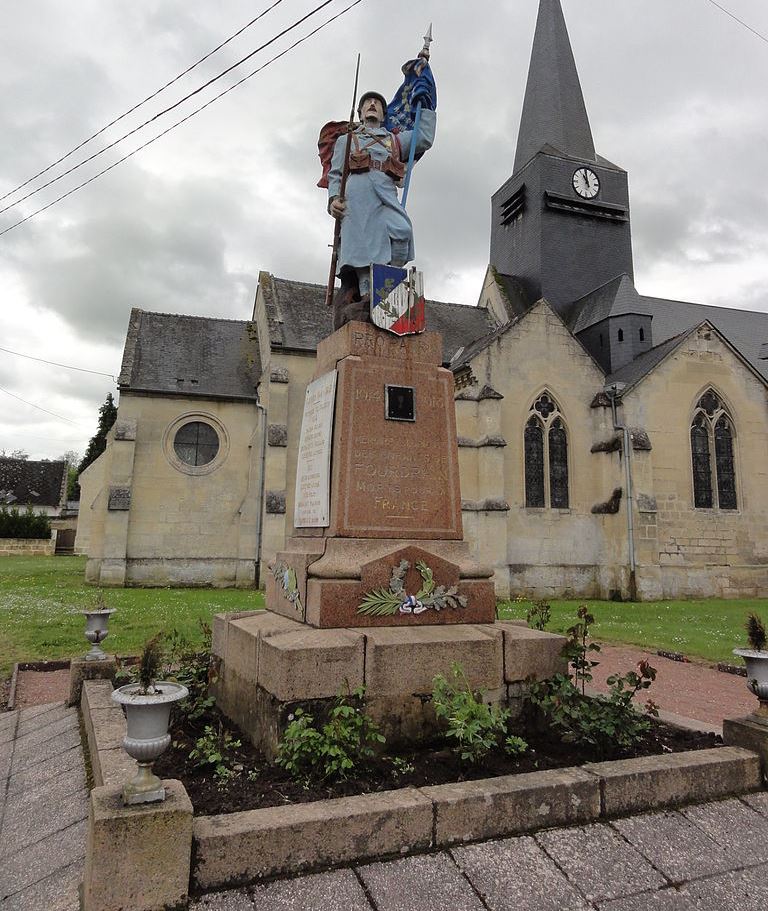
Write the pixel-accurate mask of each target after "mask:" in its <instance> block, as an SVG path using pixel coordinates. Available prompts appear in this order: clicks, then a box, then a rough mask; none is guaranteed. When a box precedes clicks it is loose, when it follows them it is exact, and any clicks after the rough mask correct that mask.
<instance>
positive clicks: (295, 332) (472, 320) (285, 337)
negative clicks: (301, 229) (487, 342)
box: [259, 272, 492, 364]
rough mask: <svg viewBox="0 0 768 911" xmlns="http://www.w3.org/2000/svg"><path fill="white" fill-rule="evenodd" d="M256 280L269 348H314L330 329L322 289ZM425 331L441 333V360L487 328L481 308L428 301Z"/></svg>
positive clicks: (264, 277) (264, 278)
mask: <svg viewBox="0 0 768 911" xmlns="http://www.w3.org/2000/svg"><path fill="white" fill-rule="evenodd" d="M259 283H260V285H261V287H262V290H263V293H264V301H265V304H266V309H267V319H268V322H269V341H270V344H271V345H272V347H273V348H276V349H287V350H291V351H307V352H312V351H316V350H317V345H318V342H320V341H321V340H322V339H323V338H325V337H326V336H328V335H330V334H331V333H332V332H333V326H332V317H331V310H330V308H329V307H326V306H325V288H324V287H323V286H322V285H312V284H307V283H306V282H296V281H290V280H288V279H285V278H276V277H274V276H272V275H268V274H267V273H264V272H262V273H261V275H260V276H259ZM426 304H427V330H428V331H433V332H440V333H442V336H443V363H445V364H447V363H448V362H449V361H450V360H451V358H452V357H453V355H454V354H455V352H456V351H457V349H458V348H460V347H461V346H462V345H466V344H467V343H468V342H470V341H473V340H474V339H476V338H479V337H481V336H484V335H485V334H486V333H487V332H488V331H489V329H490V328H491V325H492V323H491V317H490V315H489V314H488V312H487V311H486V310H485V309H481V308H479V307H469V306H464V305H462V304H451V303H446V302H445V301H432V300H428V301H427V302H426Z"/></svg>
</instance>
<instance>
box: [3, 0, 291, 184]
mask: <svg viewBox="0 0 768 911" xmlns="http://www.w3.org/2000/svg"><path fill="white" fill-rule="evenodd" d="M282 2H283V0H275V2H274V3H273V4H272V5H271V6H268V7H267V9H265V10H263V11H262V12H260V13H259V15H258V16H256V17H255V18H253V19H251V21H250V22H248V23H246V24H245V25H244V26H243V27H242V28H241V29H238V30H237V31H236V32H235V33H234V34H233V35H230V36H229V38H227V39H226V40H224V41H222V42H221V44H219V45H217V46H216V47H215V48H214V49H213V50H212V51H209V52H208V53H207V54H206V55H205V56H204V57H201V58H200V59H199V60H197V61H196V62H195V63H193V64H192V66H188V67H187V68H186V69H185V70H184V71H183V72H181V73H179V75H178V76H174V77H173V79H171V80H170V81H169V82H166V83H165V85H162V86H160V88H159V89H157V91H155V92H152V94H151V95H147V97H146V98H145V99H144V100H143V101H140V102H139V103H138V104H134V105H133V107H130V108H128V110H127V111H125V112H123V113H122V114H120V115H119V116H118V117H115V119H114V120H110V122H109V123H108V124H106V126H103V127H102V128H101V129H100V130H97V131H96V132H95V133H93V134H92V135H91V136H89V137H88V138H87V139H84V140H83V141H82V142H81V143H80V144H79V145H76V146H75V147H74V149H70V151H69V152H67V153H66V155H62V156H61V158H57V159H56V161H54V162H53V164H49V165H48V167H47V168H43V170H42V171H38V172H37V174H33V175H32V177H30V178H29V180H25V181H24V183H20V184H19V185H18V187H15V188H14V189H13V190H9V191H8V192H7V193H6V194H5V195H4V196H0V202H2V201H3V200H4V199H7V198H8V197H9V196H13V194H14V193H18V191H19V190H22V189H23V188H24V187H26V186H27V184H30V183H32V181H33V180H37V178H38V177H42V176H43V174H47V173H48V171H50V170H51V168H55V167H56V165H57V164H61V162H62V161H65V160H66V159H67V158H69V156H70V155H74V154H75V152H78V151H79V150H80V149H82V147H83V146H84V145H87V144H88V143H89V142H91V141H92V140H94V139H96V137H97V136H101V134H102V133H104V132H106V131H107V130H108V129H109V128H110V127H113V126H114V125H115V124H116V123H118V122H119V121H120V120H122V119H123V118H124V117H127V116H128V115H129V114H133V112H134V111H137V110H138V109H139V108H140V107H142V106H143V105H145V104H146V103H147V102H148V101H152V99H153V98H157V96H158V95H159V94H160V93H161V92H164V91H165V90H166V89H167V88H170V87H171V86H172V85H173V84H174V83H176V82H178V81H179V79H182V78H183V77H184V76H186V75H187V74H188V73H191V72H192V70H194V69H195V67H198V66H200V64H201V63H205V61H206V60H208V58H209V57H212V56H213V55H214V54H215V53H216V52H217V51H220V50H221V49H222V48H223V47H224V46H225V45H227V44H229V43H230V41H234V39H235V38H238V37H239V36H240V35H242V34H243V32H244V31H246V29H249V28H250V27H251V26H252V25H254V24H255V23H256V22H258V21H259V19H262V18H263V17H264V16H266V15H267V13H269V12H271V11H272V10H273V9H274V8H275V7H276V6H277V5H278V4H280V3H282Z"/></svg>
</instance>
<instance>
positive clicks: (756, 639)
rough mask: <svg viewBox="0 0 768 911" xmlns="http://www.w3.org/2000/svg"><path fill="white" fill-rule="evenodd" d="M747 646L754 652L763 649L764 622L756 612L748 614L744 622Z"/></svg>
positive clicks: (764, 639)
mask: <svg viewBox="0 0 768 911" xmlns="http://www.w3.org/2000/svg"><path fill="white" fill-rule="evenodd" d="M745 626H746V629H747V640H748V642H749V647H750V648H751V649H754V650H755V651H756V652H763V651H765V643H766V633H765V624H764V623H763V621H762V620H761V618H760V617H759V616H758V615H757V614H754V613H753V614H749V615H748V617H747V622H746V624H745Z"/></svg>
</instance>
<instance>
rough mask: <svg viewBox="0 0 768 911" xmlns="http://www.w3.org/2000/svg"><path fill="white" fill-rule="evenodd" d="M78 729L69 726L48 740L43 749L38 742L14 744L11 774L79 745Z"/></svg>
mask: <svg viewBox="0 0 768 911" xmlns="http://www.w3.org/2000/svg"><path fill="white" fill-rule="evenodd" d="M80 745H81V743H80V730H79V729H78V728H71V729H69V730H66V731H64V733H62V734H59V735H57V736H55V737H53V739H51V740H49V741H48V742H47V743H46V745H45V748H44V749H43V748H42V747H41V745H40V744H39V743H29V744H26V745H20V746H16V748H15V749H14V753H13V762H12V764H11V775H12V776H13V775H16V774H17V772H20V771H21V770H22V769H28V768H29V767H30V766H33V765H36V764H37V763H38V762H45V761H46V760H48V759H50V758H51V757H52V756H57V755H58V754H59V753H66V751H67V750H72V749H74V748H75V747H77V746H80Z"/></svg>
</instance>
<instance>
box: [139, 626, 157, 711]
mask: <svg viewBox="0 0 768 911" xmlns="http://www.w3.org/2000/svg"><path fill="white" fill-rule="evenodd" d="M162 638H163V635H162V633H158V634H157V635H156V636H153V637H152V638H151V639H150V640H149V642H147V644H146V645H145V646H144V650H143V651H142V653H141V659H140V661H139V671H138V678H139V692H140V693H141V695H142V696H149V695H151V694H153V693H156V692H157V690H156V688H155V684H156V683H157V678H158V676H159V674H160V667H161V665H162V663H163V645H162Z"/></svg>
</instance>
